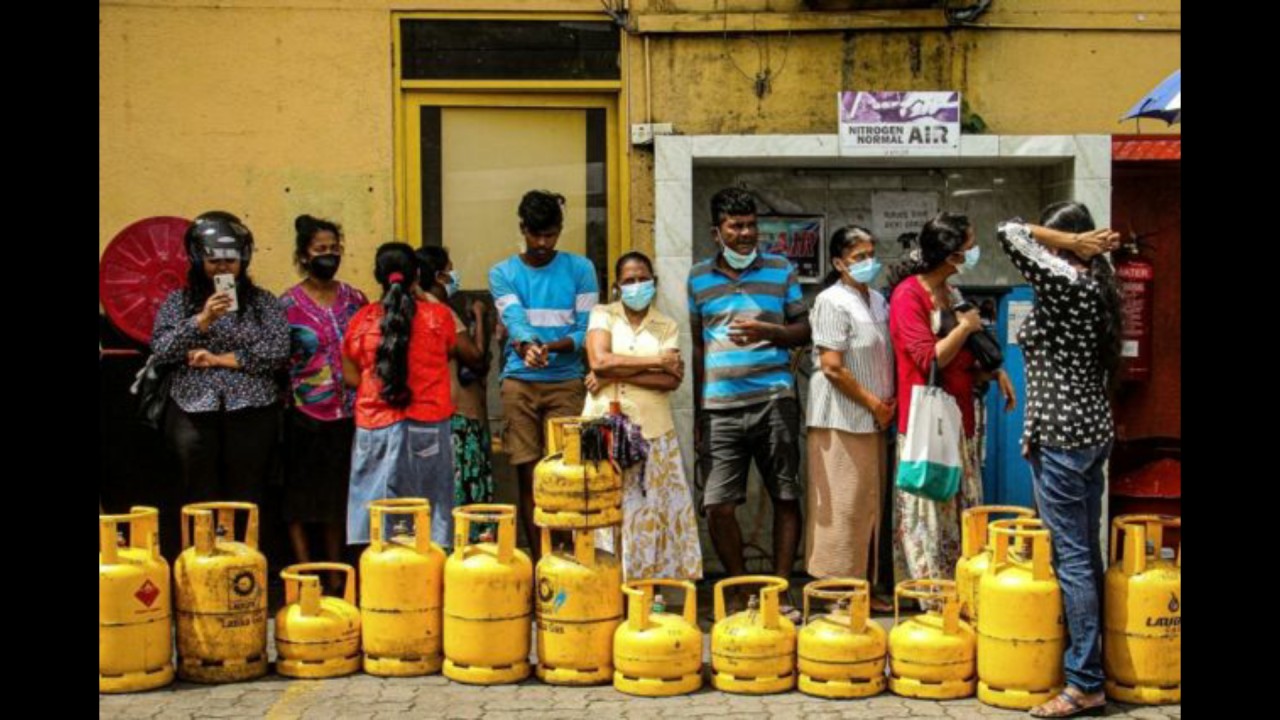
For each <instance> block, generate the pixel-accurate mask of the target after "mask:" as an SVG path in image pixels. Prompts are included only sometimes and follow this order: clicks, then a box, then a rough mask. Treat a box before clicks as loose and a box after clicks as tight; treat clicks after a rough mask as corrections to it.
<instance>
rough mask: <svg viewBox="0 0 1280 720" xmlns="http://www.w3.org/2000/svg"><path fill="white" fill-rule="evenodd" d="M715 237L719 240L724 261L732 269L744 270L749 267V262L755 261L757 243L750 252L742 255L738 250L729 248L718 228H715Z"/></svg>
mask: <svg viewBox="0 0 1280 720" xmlns="http://www.w3.org/2000/svg"><path fill="white" fill-rule="evenodd" d="M716 239H718V240H719V241H720V252H721V253H722V254H723V255H724V261H725V262H727V263H729V267H731V268H733V269H734V270H745V269H747V268H748V267H750V265H751V263H753V262H755V261H756V257H758V256H759V255H760V248H759V243H757V244H756V247H755V248H753V249H752V250H751V252H750V253H748V254H746V255H743V254H742V253H740V252H737V251H735V250H731V249H730V248H729V246H728V244H726V243H725V241H724V236H723V235H721V234H720V228H716Z"/></svg>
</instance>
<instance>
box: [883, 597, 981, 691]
mask: <svg viewBox="0 0 1280 720" xmlns="http://www.w3.org/2000/svg"><path fill="white" fill-rule="evenodd" d="M904 597H905V598H912V599H915V600H920V601H921V602H922V603H923V605H924V607H925V612H923V613H921V614H919V615H915V616H913V617H911V618H908V619H907V620H905V621H903V620H901V616H900V610H899V606H900V604H901V600H902V598H904ZM939 605H941V610H939V609H938V606H939ZM976 656H977V638H976V637H974V633H973V627H972V626H970V625H969V623H967V622H965V621H963V620H961V619H960V598H959V596H958V595H956V584H955V583H954V582H952V581H950V580H931V579H926V580H906V581H904V582H901V583H898V586H897V588H895V589H894V592H893V630H890V631H889V690H890V691H892V692H893V693H894V694H895V695H902V696H903V697H911V698H922V699H925V700H955V699H958V698H965V697H969V696H970V695H972V694H973V688H974V683H975V681H976V680H977V678H976V677H975V671H976V669H977V667H976V663H977V660H976Z"/></svg>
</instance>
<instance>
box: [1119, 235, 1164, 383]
mask: <svg viewBox="0 0 1280 720" xmlns="http://www.w3.org/2000/svg"><path fill="white" fill-rule="evenodd" d="M1115 268H1116V283H1117V284H1118V285H1119V289H1120V304H1121V308H1122V313H1121V314H1122V317H1123V327H1122V330H1121V333H1120V379H1121V380H1126V381H1135V380H1137V381H1146V380H1150V379H1151V320H1152V300H1153V298H1154V295H1155V279H1156V269H1155V266H1154V265H1153V264H1152V263H1151V261H1150V260H1147V259H1146V258H1144V257H1142V256H1141V255H1140V254H1139V245H1138V242H1137V238H1136V237H1135V238H1133V239H1132V240H1131V241H1130V242H1129V243H1126V244H1125V245H1124V247H1123V248H1122V251H1121V252H1118V253H1117V260H1116V262H1115Z"/></svg>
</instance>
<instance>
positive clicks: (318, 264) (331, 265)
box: [307, 255, 342, 281]
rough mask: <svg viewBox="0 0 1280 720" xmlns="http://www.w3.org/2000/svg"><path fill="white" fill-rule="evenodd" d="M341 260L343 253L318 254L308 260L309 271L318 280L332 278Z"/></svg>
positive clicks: (336, 272)
mask: <svg viewBox="0 0 1280 720" xmlns="http://www.w3.org/2000/svg"><path fill="white" fill-rule="evenodd" d="M341 262H342V256H341V255H317V256H315V257H313V258H311V259H310V260H308V261H307V272H309V273H311V277H314V278H315V279H317V280H325V281H328V280H332V279H333V276H334V275H337V274H338V265H339V264H340V263H341Z"/></svg>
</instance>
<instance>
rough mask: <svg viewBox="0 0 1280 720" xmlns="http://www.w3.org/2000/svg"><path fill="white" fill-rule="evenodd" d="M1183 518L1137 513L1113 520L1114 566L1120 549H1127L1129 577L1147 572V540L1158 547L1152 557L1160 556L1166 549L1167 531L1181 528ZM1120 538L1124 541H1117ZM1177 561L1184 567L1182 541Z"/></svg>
mask: <svg viewBox="0 0 1280 720" xmlns="http://www.w3.org/2000/svg"><path fill="white" fill-rule="evenodd" d="M1181 527H1182V518H1180V517H1177V516H1175V515H1153V514H1135V515H1120V516H1118V517H1116V518H1115V519H1114V520H1112V521H1111V564H1112V565H1114V564H1115V563H1116V561H1117V558H1116V551H1117V549H1118V548H1117V546H1119V547H1120V548H1123V550H1124V558H1123V561H1122V562H1123V565H1122V568H1123V571H1124V574H1125V575H1138V574H1141V573H1144V572H1146V571H1147V564H1148V563H1147V555H1148V553H1147V540H1148V539H1151V540H1152V541H1153V544H1154V545H1155V547H1154V548H1153V551H1152V555H1154V557H1157V558H1158V557H1160V550H1161V549H1163V547H1164V539H1165V538H1166V537H1167V535H1166V533H1165V532H1164V531H1165V529H1167V528H1181ZM1117 535H1121V536H1123V537H1121V538H1120V542H1117ZM1176 562H1177V564H1178V567H1182V541H1181V539H1179V541H1178V554H1177V559H1176Z"/></svg>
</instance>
